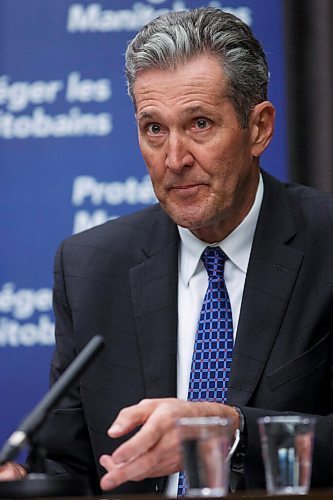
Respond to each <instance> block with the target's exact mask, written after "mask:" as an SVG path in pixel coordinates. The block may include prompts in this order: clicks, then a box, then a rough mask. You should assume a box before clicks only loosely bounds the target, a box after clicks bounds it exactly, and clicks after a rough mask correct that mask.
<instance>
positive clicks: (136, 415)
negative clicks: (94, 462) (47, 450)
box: [100, 398, 239, 490]
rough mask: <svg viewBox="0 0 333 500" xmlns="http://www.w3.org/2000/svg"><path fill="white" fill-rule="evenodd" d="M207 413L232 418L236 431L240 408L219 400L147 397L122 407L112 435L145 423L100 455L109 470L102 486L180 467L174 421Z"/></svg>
mask: <svg viewBox="0 0 333 500" xmlns="http://www.w3.org/2000/svg"><path fill="white" fill-rule="evenodd" d="M207 416H220V417H227V418H229V420H230V422H231V426H232V430H233V432H235V430H236V429H237V428H238V426H239V416H238V413H237V411H236V410H235V409H234V408H232V407H231V406H226V405H223V404H220V403H210V402H191V401H182V400H179V399H173V398H168V399H144V400H142V401H140V403H138V404H137V405H133V406H130V407H128V408H124V409H123V410H121V411H120V412H119V415H118V417H117V418H116V420H115V421H114V422H113V424H112V425H111V427H110V429H109V430H108V435H109V436H110V437H111V438H117V437H120V436H123V435H125V434H127V433H128V432H130V431H132V430H134V429H135V428H137V427H139V426H142V427H141V429H140V430H139V431H138V432H137V433H136V434H135V435H134V436H133V437H131V438H130V439H128V441H126V442H125V443H123V444H122V445H120V446H119V447H118V448H117V449H116V450H115V451H114V452H113V454H112V455H102V456H101V457H100V464H101V465H102V466H103V467H104V468H105V469H106V470H107V473H106V474H105V475H104V476H103V477H102V479H101V483H100V484H101V488H102V489H103V490H110V489H113V488H115V487H116V486H119V485H120V484H122V483H125V482H126V481H140V480H142V479H144V478H147V477H159V476H165V475H169V474H172V473H174V472H177V471H178V470H180V468H181V454H180V442H179V438H178V433H177V430H176V425H175V423H176V421H177V420H178V419H179V418H182V417H207Z"/></svg>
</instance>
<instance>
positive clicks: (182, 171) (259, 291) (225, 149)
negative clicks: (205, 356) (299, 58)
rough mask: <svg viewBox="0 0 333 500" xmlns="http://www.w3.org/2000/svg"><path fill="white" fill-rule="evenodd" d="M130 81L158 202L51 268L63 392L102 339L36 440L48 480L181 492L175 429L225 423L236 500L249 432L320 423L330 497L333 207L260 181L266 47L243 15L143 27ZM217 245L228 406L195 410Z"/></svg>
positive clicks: (318, 457)
mask: <svg viewBox="0 0 333 500" xmlns="http://www.w3.org/2000/svg"><path fill="white" fill-rule="evenodd" d="M126 70H127V77H128V88H129V93H130V95H131V96H132V98H133V102H134V106H135V113H136V118H137V123H138V135H139V143H140V148H141V151H142V154H143V157H144V159H145V162H146V164H147V168H148V171H149V174H150V177H151V180H152V183H153V186H154V190H155V193H156V196H157V198H158V200H159V204H158V205H156V206H153V207H151V208H148V209H146V210H143V211H141V212H138V213H136V214H133V215H130V216H126V217H122V218H120V219H117V220H115V221H111V222H108V223H106V224H104V225H102V226H99V227H96V228H94V229H92V230H89V231H87V232H84V233H81V234H78V235H76V236H74V237H72V238H70V239H69V240H67V241H65V242H64V244H63V245H62V246H61V248H60V250H59V252H58V254H57V257H56V263H55V289H54V307H55V313H56V339H57V348H56V353H55V357H54V360H53V364H52V378H53V380H54V379H56V378H57V377H59V375H60V374H61V373H62V372H63V371H64V370H65V369H66V367H67V366H68V365H69V363H70V362H71V361H72V360H73V358H74V357H75V356H76V354H77V352H78V351H80V350H81V349H82V348H83V346H84V345H85V344H86V343H87V342H88V341H89V339H90V338H91V336H93V335H94V334H96V333H99V334H102V335H103V336H104V338H105V342H106V348H105V350H104V352H103V354H102V355H101V356H100V357H99V358H98V360H97V361H96V363H95V364H94V366H92V367H91V369H89V371H88V373H87V374H86V375H84V376H83V377H82V380H81V383H80V386H77V387H75V388H74V389H73V390H72V391H71V393H70V394H69V395H68V397H67V398H66V400H65V401H63V402H62V404H61V405H60V407H59V408H58V409H57V410H56V411H55V412H54V414H53V415H52V416H51V417H50V421H49V422H48V423H47V425H45V427H44V429H43V431H42V432H41V435H40V442H41V443H43V444H44V445H45V446H46V447H47V449H48V451H49V462H48V467H49V470H50V471H51V472H52V473H66V474H71V475H82V476H85V477H90V478H91V482H92V484H95V490H96V491H98V481H100V487H101V488H102V489H103V490H113V491H122V492H128V493H129V492H138V493H139V492H144V491H150V492H155V491H161V490H162V491H166V489H167V491H168V492H169V493H172V494H176V491H177V481H178V476H177V475H176V476H175V475H174V474H175V473H177V472H178V471H179V470H180V469H181V461H180V453H179V443H178V438H177V434H176V431H175V421H176V419H177V418H179V417H182V416H198V415H199V416H201V415H219V416H226V417H227V418H229V419H230V422H231V425H232V429H233V431H234V432H235V431H236V429H240V430H241V435H242V439H241V445H240V447H239V448H238V450H237V451H236V455H235V457H234V461H233V463H232V471H233V473H232V484H233V486H235V485H236V482H237V481H238V486H239V487H246V488H263V487H264V484H265V483H264V473H263V465H262V459H261V451H260V442H259V435H258V429H257V418H258V417H260V416H263V415H268V414H283V413H285V412H286V413H288V414H289V413H293V412H294V413H297V414H300V413H306V414H314V415H317V428H316V441H315V448H314V464H313V479H312V485H313V486H314V487H324V486H329V485H331V480H330V471H331V467H332V465H333V455H332V452H331V451H330V448H331V447H330V446H329V445H327V443H329V442H330V441H331V439H332V438H333V435H332V434H333V431H332V428H333V426H332V423H333V419H332V416H331V412H332V408H333V392H332V381H333V380H332V361H331V360H332V346H331V341H332V338H331V337H332V335H331V329H332V318H331V309H332V297H333V265H332V255H331V254H332V252H331V246H332V243H333V241H332V240H333V199H332V197H331V196H329V195H324V194H321V193H318V192H316V191H314V190H312V189H309V188H305V187H302V186H295V185H283V184H282V183H280V182H279V181H277V180H275V179H273V178H272V177H271V176H269V175H268V174H267V173H265V172H263V171H261V170H260V168H259V158H260V156H261V154H262V153H263V151H264V150H265V149H266V147H267V146H268V144H269V142H270V140H271V137H272V133H273V125H274V107H273V105H272V104H271V103H270V102H269V101H267V82H268V70H267V64H266V60H265V56H264V53H263V51H262V48H261V46H260V44H259V43H258V41H257V40H256V39H255V38H254V37H253V35H252V33H251V31H250V29H249V28H248V27H247V26H246V25H244V24H243V23H242V22H241V21H240V20H238V19H237V18H235V17H234V16H232V15H229V14H226V13H223V12H222V11H220V10H217V9H213V8H202V9H195V10H192V11H187V12H181V13H171V14H166V15H164V16H162V17H160V18H158V19H157V20H155V21H152V22H151V23H149V24H148V25H147V26H146V27H144V28H143V29H142V30H141V31H140V32H139V34H138V35H137V36H136V38H135V39H134V40H133V41H132V42H131V43H130V44H129V47H128V50H127V54H126ZM207 246H210V247H215V248H216V247H220V248H221V249H222V250H223V252H224V255H226V256H227V260H226V262H225V266H224V277H225V283H226V287H227V290H228V293H229V296H230V305H231V311H232V329H233V336H234V346H233V353H232V365H231V371H230V374H229V375H228V378H229V376H230V379H229V382H228V385H227V392H226V394H227V396H226V397H227V400H226V404H224V403H223V401H224V399H222V400H221V401H222V402H217V401H215V400H214V401H211V400H210V398H209V397H208V401H202V400H201V401H193V400H192V401H186V399H187V389H188V384H189V373H190V371H191V358H192V352H193V344H194V338H195V332H196V324H197V323H198V317H199V314H200V309H201V302H202V300H203V296H204V294H205V290H206V288H207V281H208V277H207V272H206V270H205V268H204V265H203V263H202V261H201V259H200V257H201V254H202V252H203V251H204V250H205V248H206V247H207ZM112 422H113V423H112ZM111 423H112V426H111V427H110V424H111ZM109 427H110V428H109ZM107 429H108V432H107ZM6 470H7V473H9V474H11V477H15V475H16V474H17V472H15V469H14V466H10V465H8V466H7V467H6ZM8 471H9V472H8ZM19 471H20V472H22V469H19ZM236 473H237V474H236ZM234 474H235V475H234ZM168 477H169V480H167V479H166V478H168ZM235 478H236V479H235ZM236 480H237V481H236Z"/></svg>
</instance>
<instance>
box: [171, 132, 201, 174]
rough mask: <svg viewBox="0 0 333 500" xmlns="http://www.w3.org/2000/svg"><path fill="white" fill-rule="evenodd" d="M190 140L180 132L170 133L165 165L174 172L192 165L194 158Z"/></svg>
mask: <svg viewBox="0 0 333 500" xmlns="http://www.w3.org/2000/svg"><path fill="white" fill-rule="evenodd" d="M189 146H190V145H189V141H188V139H187V138H186V137H182V136H181V135H179V134H170V135H169V138H168V144H167V150H166V158H165V165H166V167H167V168H169V169H170V170H173V171H174V172H179V171H180V170H182V169H183V168H184V167H191V166H193V164H194V158H193V155H192V153H191V152H190V147H189Z"/></svg>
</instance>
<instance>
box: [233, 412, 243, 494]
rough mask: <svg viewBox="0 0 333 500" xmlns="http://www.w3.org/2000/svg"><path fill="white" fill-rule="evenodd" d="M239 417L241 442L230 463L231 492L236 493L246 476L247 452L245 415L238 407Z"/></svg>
mask: <svg viewBox="0 0 333 500" xmlns="http://www.w3.org/2000/svg"><path fill="white" fill-rule="evenodd" d="M233 408H234V409H235V410H236V411H237V413H238V416H239V442H238V445H237V448H236V449H235V451H234V453H233V455H232V457H231V462H230V472H231V474H230V490H231V491H232V492H235V491H236V488H237V486H239V482H240V481H241V480H242V478H243V475H244V466H245V455H246V451H247V429H246V422H245V417H244V413H243V412H242V410H241V409H240V408H239V407H238V406H233Z"/></svg>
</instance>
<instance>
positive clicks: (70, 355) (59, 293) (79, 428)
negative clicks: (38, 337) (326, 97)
mask: <svg viewBox="0 0 333 500" xmlns="http://www.w3.org/2000/svg"><path fill="white" fill-rule="evenodd" d="M53 306H54V312H55V318H56V349H55V352H54V356H53V359H52V363H51V374H50V382H51V384H53V383H54V382H55V381H56V380H57V379H58V378H59V377H60V376H61V374H62V373H63V372H64V371H65V370H66V368H67V367H68V366H69V365H70V363H71V362H72V361H73V359H74V358H75V357H76V355H77V347H76V344H75V341H74V337H73V324H72V315H71V310H70V307H69V304H68V301H67V296H66V287H65V279H64V273H63V266H62V247H60V248H59V250H58V252H57V254H56V257H55V270H54V294H53ZM38 442H39V443H40V444H41V445H42V447H43V448H45V449H46V451H47V460H46V472H47V473H49V474H50V475H56V476H59V475H65V476H73V477H82V478H85V479H86V480H87V479H88V480H89V482H90V483H91V487H92V491H93V492H96V493H99V492H100V489H99V488H98V484H97V483H98V482H97V475H96V473H95V471H96V467H95V463H94V457H93V452H92V448H91V444H90V438H89V433H88V429H87V426H86V422H85V417H84V412H83V409H82V403H81V397H80V385H79V383H76V384H74V386H73V387H72V388H71V389H70V391H69V393H68V395H67V396H66V397H65V398H63V399H62V400H61V401H60V402H59V403H58V406H57V407H56V408H55V409H54V410H53V411H52V412H51V414H50V416H49V418H48V419H47V421H46V423H45V424H44V426H43V427H42V429H41V431H40V433H39V436H38Z"/></svg>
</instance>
